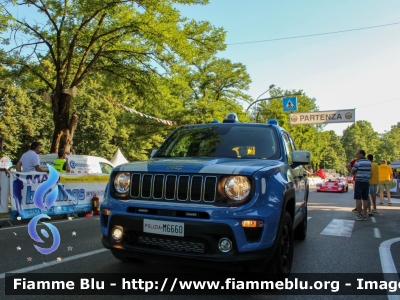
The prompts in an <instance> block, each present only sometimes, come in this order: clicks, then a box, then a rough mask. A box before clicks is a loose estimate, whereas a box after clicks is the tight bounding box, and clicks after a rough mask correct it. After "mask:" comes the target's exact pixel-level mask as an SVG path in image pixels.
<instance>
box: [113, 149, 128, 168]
mask: <svg viewBox="0 0 400 300" xmlns="http://www.w3.org/2000/svg"><path fill="white" fill-rule="evenodd" d="M110 162H111V163H112V164H113V165H114V166H115V167H116V166H119V165H122V164H125V163H127V162H128V160H127V159H126V158H125V156H124V155H123V154H122V152H121V150H119V148H118V149H117V151H116V152H115V154H114V157H113V158H112V159H111V160H110Z"/></svg>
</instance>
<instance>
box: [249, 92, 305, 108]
mask: <svg viewBox="0 0 400 300" xmlns="http://www.w3.org/2000/svg"><path fill="white" fill-rule="evenodd" d="M263 94H265V93H263ZM299 95H301V93H295V94H290V95H279V96H275V97H270V98H263V99H257V100H256V101H254V102H252V103H251V104H250V105H249V107H247V109H246V112H248V110H249V108H250V107H252V106H253V104H255V103H258V102H261V101H269V100H274V99H281V98H285V97H292V96H299Z"/></svg>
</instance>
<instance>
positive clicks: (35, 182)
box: [7, 172, 110, 220]
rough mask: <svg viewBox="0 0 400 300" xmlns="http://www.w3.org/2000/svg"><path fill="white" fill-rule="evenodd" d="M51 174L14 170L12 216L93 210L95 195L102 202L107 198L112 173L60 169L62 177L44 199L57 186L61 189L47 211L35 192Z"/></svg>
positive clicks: (29, 216) (11, 190)
mask: <svg viewBox="0 0 400 300" xmlns="http://www.w3.org/2000/svg"><path fill="white" fill-rule="evenodd" d="M48 176H49V175H48V174H47V173H42V172H31V173H21V172H11V176H10V179H9V186H10V193H11V220H15V219H17V218H18V217H20V218H21V219H30V218H32V217H34V216H36V215H39V214H42V213H45V214H47V215H49V216H51V215H62V214H71V213H79V212H87V211H91V210H92V198H93V196H94V195H95V194H96V195H97V196H98V197H99V200H100V202H102V201H103V198H104V190H105V187H106V185H107V183H108V180H109V178H110V175H109V174H84V175H71V174H67V173H60V177H59V179H58V181H57V182H55V184H54V185H53V186H52V187H50V188H49V190H48V191H47V192H46V193H45V195H44V197H43V198H44V199H43V203H45V201H46V197H47V195H49V192H50V191H54V190H57V192H54V193H55V194H57V196H56V200H55V202H54V203H53V204H52V205H51V207H49V208H48V209H47V211H43V210H41V209H39V208H38V207H37V206H36V205H35V204H34V195H35V191H36V189H37V188H38V187H39V186H40V185H41V184H42V183H43V182H45V181H47V179H48ZM7 211H8V210H7Z"/></svg>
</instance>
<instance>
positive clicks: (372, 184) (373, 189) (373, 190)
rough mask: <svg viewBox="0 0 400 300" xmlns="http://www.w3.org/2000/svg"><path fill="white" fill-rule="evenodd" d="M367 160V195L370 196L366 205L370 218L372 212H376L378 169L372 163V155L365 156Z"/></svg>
mask: <svg viewBox="0 0 400 300" xmlns="http://www.w3.org/2000/svg"><path fill="white" fill-rule="evenodd" d="M367 158H368V160H369V161H370V162H371V178H370V179H369V195H370V199H371V201H370V204H369V205H368V211H369V215H370V216H372V213H373V212H377V210H376V194H377V193H378V185H379V168H378V165H377V164H376V163H375V162H374V156H373V155H372V154H368V155H367ZM371 203H372V211H371Z"/></svg>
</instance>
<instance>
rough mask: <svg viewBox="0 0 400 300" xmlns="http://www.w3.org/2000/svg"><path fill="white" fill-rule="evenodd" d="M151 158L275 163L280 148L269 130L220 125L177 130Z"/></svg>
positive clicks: (274, 133)
mask: <svg viewBox="0 0 400 300" xmlns="http://www.w3.org/2000/svg"><path fill="white" fill-rule="evenodd" d="M154 157H230V158H253V159H278V158H279V157H280V148H279V144H278V141H277V137H276V132H275V131H274V130H273V129H272V128H271V127H256V126H244V125H243V126H241V125H237V124H235V125H228V124H221V125H215V126H198V127H181V128H180V129H178V130H176V131H175V132H174V133H173V134H172V135H171V136H170V137H169V138H168V139H167V140H166V142H165V143H164V144H163V145H162V146H161V147H160V149H159V150H158V151H157V153H156V155H155V156H154Z"/></svg>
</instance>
